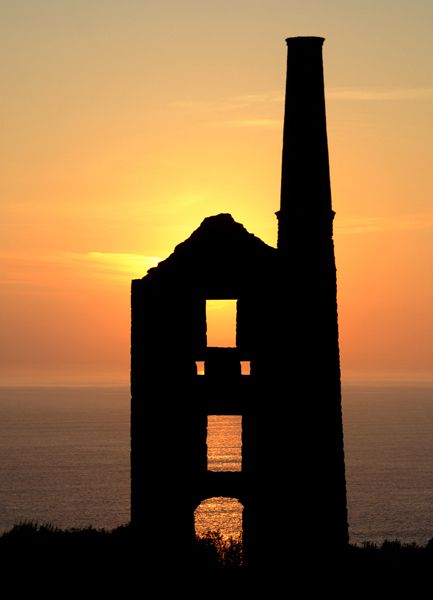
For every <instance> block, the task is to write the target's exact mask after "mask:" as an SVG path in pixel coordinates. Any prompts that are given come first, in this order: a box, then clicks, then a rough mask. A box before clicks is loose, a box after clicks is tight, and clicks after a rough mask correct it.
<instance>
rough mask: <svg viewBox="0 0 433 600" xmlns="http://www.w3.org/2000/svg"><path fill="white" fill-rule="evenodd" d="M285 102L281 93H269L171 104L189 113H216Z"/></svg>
mask: <svg viewBox="0 0 433 600" xmlns="http://www.w3.org/2000/svg"><path fill="white" fill-rule="evenodd" d="M283 101H284V95H282V94H281V92H275V91H267V92H258V93H253V94H245V95H241V96H226V97H222V98H218V99H216V100H185V101H180V102H173V103H171V104H170V106H171V107H173V108H179V109H182V110H185V111H187V112H201V113H215V112H231V111H237V110H244V109H248V108H251V107H257V106H260V105H270V104H279V103H281V102H283Z"/></svg>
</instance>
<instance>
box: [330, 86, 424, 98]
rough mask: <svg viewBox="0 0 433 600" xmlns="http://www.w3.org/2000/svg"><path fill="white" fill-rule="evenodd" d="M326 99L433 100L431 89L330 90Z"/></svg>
mask: <svg viewBox="0 0 433 600" xmlns="http://www.w3.org/2000/svg"><path fill="white" fill-rule="evenodd" d="M326 97H327V98H328V99H330V100H348V101H357V102H383V101H393V100H431V99H433V87H431V88H430V87H429V88H394V89H373V88H371V89H368V88H365V89H362V88H359V89H355V88H331V89H329V90H328V91H327V92H326Z"/></svg>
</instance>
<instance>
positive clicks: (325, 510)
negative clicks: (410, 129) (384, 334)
mask: <svg viewBox="0 0 433 600" xmlns="http://www.w3.org/2000/svg"><path fill="white" fill-rule="evenodd" d="M286 41H287V46H288V63H287V84H286V101H285V121H284V135H283V158H282V185H281V204H280V210H279V212H278V213H277V217H278V246H277V248H272V247H270V246H268V245H267V244H265V243H264V242H262V241H261V240H260V239H258V238H257V237H255V236H254V235H252V234H251V233H248V232H247V231H246V229H245V228H244V227H243V226H242V225H241V224H239V223H236V222H235V221H234V220H233V218H232V217H231V216H230V215H229V214H220V215H216V216H212V217H208V218H206V219H205V220H204V221H203V222H202V224H201V225H200V227H199V228H198V229H197V230H196V231H194V233H193V234H192V235H191V237H190V238H189V239H187V240H186V241H184V242H183V243H181V244H179V245H178V246H176V248H175V250H174V252H173V253H172V254H171V255H170V256H169V257H168V258H167V259H166V260H164V261H162V262H160V263H159V265H158V266H157V267H155V268H153V269H150V270H149V272H148V274H147V275H146V276H145V277H143V279H139V280H134V281H133V282H132V338H131V392H132V413H131V419H132V420H131V482H132V493H131V513H132V514H131V519H132V523H133V525H135V526H136V527H138V528H142V529H143V530H145V531H146V534H147V535H148V536H149V539H151V540H152V543H154V544H155V552H156V554H157V553H158V550H157V548H158V543H159V541H160V542H161V544H162V545H163V546H164V547H165V548H166V547H167V540H170V547H172V548H173V552H174V553H175V554H176V555H179V554H178V553H179V552H182V551H184V550H185V549H186V548H187V547H188V544H189V542H190V540H191V539H192V538H193V537H194V511H195V509H196V508H197V506H198V505H199V504H200V502H201V501H202V500H204V499H206V498H211V497H214V496H227V497H231V498H237V499H239V501H240V502H241V503H242V505H243V507H244V509H243V544H244V556H245V562H246V563H247V564H251V565H254V564H257V565H263V566H264V565H266V564H267V563H268V562H270V563H272V564H273V565H275V566H277V564H278V561H281V564H284V560H285V559H287V555H285V554H284V550H288V548H289V547H290V546H291V545H296V547H297V548H298V549H302V548H304V547H305V548H307V547H308V545H310V544H311V543H312V542H318V541H320V542H322V541H323V542H325V543H326V545H327V547H328V548H330V547H331V548H332V547H335V548H338V547H341V546H342V545H344V544H346V543H347V542H348V526H347V511H346V486H345V472H344V452H343V432H342V418H341V392H340V367H339V348H338V325H337V303H336V270H335V259H334V248H333V241H332V221H333V217H334V213H333V211H332V207H331V191H330V180H329V161H328V146H327V134H326V117H325V100H324V81H323V65H322V44H323V38H317V37H298V38H289V39H287V40H286ZM207 299H236V300H237V322H236V347H234V348H212V347H208V345H207V338H206V300H207ZM197 361H204V364H205V373H204V375H200V374H198V372H197V366H196V363H197ZM241 361H248V362H249V363H250V374H249V375H243V374H241V367H240V363H241ZM208 415H240V416H241V417H242V469H241V471H240V472H212V471H209V470H208V469H207V448H206V427H207V417H208ZM158 540H159V541H158ZM163 546H161V548H160V551H161V552H162V551H163ZM271 549H272V551H271Z"/></svg>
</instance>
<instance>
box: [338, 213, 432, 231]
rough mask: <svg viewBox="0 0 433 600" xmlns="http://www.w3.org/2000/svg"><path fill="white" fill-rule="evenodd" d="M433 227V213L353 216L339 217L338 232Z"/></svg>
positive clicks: (412, 229) (406, 229)
mask: <svg viewBox="0 0 433 600" xmlns="http://www.w3.org/2000/svg"><path fill="white" fill-rule="evenodd" d="M430 229H433V213H418V214H412V215H395V216H388V217H371V216H365V215H364V216H351V217H345V218H342V219H337V220H336V222H335V232H336V233H337V234H353V233H377V232H386V231H421V230H430Z"/></svg>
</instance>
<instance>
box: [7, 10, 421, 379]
mask: <svg viewBox="0 0 433 600" xmlns="http://www.w3.org/2000/svg"><path fill="white" fill-rule="evenodd" d="M432 22H433V4H432V3H431V2H430V0H411V1H407V2H406V1H402V0H393V1H391V0H385V1H381V0H376V1H374V2H373V1H370V0H363V2H355V1H353V2H351V1H350V0H346V1H343V0H340V1H338V0H329V1H326V2H325V1H319V0H316V1H311V0H302V1H301V0H299V1H298V0H295V1H293V2H287V1H286V0H284V1H283V0H281V1H280V0H266V2H265V1H259V0H256V1H254V0H248V1H247V0H231V1H230V2H228V1H226V0H219V1H218V2H216V1H210V2H206V3H203V2H198V0H194V1H193V0H184V1H183V2H178V1H176V2H175V1H174V0H167V1H158V2H157V1H154V0H148V1H147V2H142V1H139V0H128V1H126V2H119V1H112V0H92V1H91V2H89V1H84V0H63V1H62V0H56V1H54V0H38V1H37V2H30V1H29V0H27V1H26V0H4V1H3V2H2V3H1V6H0V34H1V35H0V39H1V44H2V49H1V52H0V69H1V77H2V87H3V92H2V100H1V107H2V108H1V110H2V130H3V131H2V136H1V140H0V158H1V163H2V173H1V179H0V191H1V196H0V197H1V220H0V256H1V261H0V265H1V267H0V269H1V272H0V293H1V307H2V310H1V314H0V323H1V332H2V335H1V336H0V364H1V367H0V382H2V383H20V382H21V383H33V382H66V383H67V382H70V381H74V382H76V383H80V382H83V383H86V382H98V381H107V382H109V381H121V380H123V381H127V380H128V375H129V365H128V361H129V282H130V279H132V278H134V277H140V276H142V275H144V274H145V272H146V270H147V268H149V267H150V266H152V265H154V264H155V263H156V262H157V260H158V257H161V258H163V257H165V256H167V255H168V254H169V253H170V252H171V251H172V249H173V247H174V245H175V244H177V243H178V242H180V241H182V240H183V239H185V238H186V237H187V236H189V234H190V233H191V232H192V231H193V230H194V229H195V228H196V227H197V226H198V225H199V224H200V222H201V221H202V219H203V218H204V217H205V216H208V215H211V214H216V213H218V212H230V213H232V214H233V216H234V218H235V219H236V220H238V221H240V222H242V223H243V224H244V225H245V226H246V227H247V228H248V229H249V230H250V231H252V232H254V233H255V234H256V235H258V236H260V237H261V238H262V239H263V240H264V241H266V242H268V243H270V244H272V245H274V244H275V242H276V219H275V216H274V212H275V211H276V210H277V209H278V203H279V185H280V169H281V140H282V119H283V91H284V80H285V61H286V47H285V43H284V38H285V37H287V36H290V35H320V36H323V37H325V38H326V42H325V45H324V60H325V82H326V95H327V116H328V137H329V149H330V160H331V182H332V192H333V205H334V209H335V210H336V212H337V216H336V221H335V244H336V256H337V268H338V288H339V312H340V335H341V356H342V367H343V376H344V377H345V378H347V379H348V378H352V377H357V378H363V377H376V378H380V377H391V378H399V379H400V378H420V377H421V378H429V377H430V378H433V343H432V339H433V335H432V334H433V314H432V310H431V307H432V305H433V281H432V276H431V270H432V269H431V263H432V256H433V235H432V234H433V175H432V173H433V164H432V163H433V159H432V151H431V149H432V147H433V38H432V36H431V31H430V30H431V23H432Z"/></svg>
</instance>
